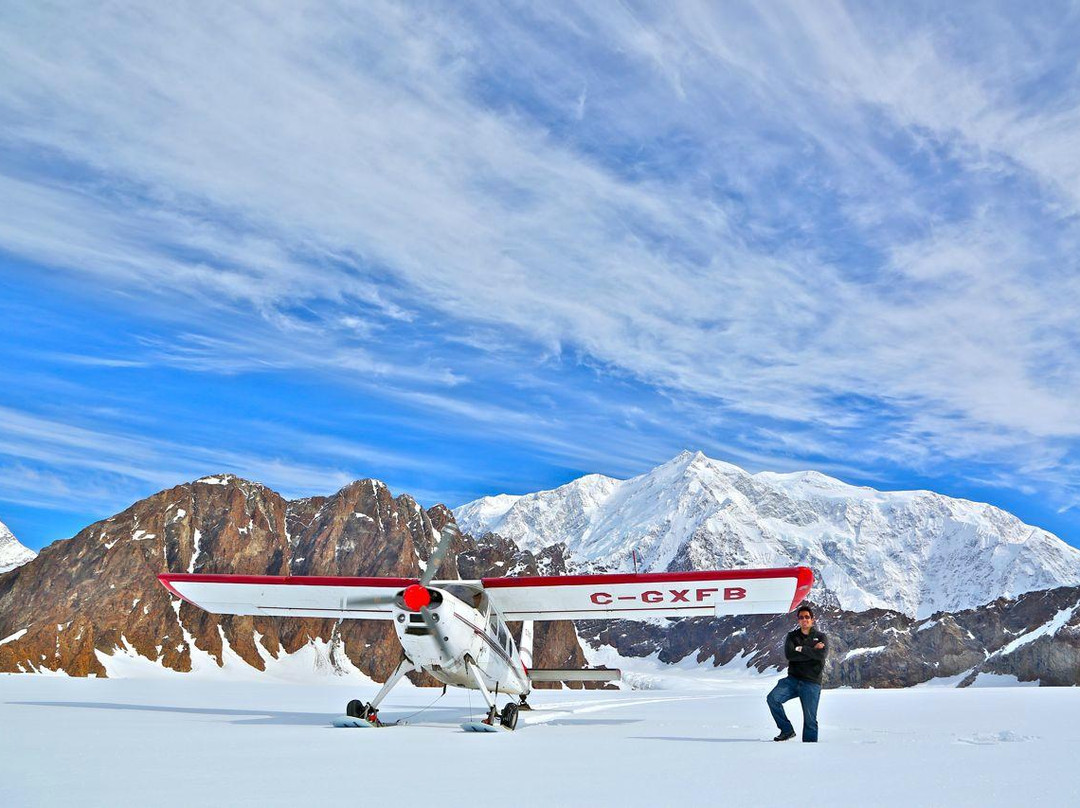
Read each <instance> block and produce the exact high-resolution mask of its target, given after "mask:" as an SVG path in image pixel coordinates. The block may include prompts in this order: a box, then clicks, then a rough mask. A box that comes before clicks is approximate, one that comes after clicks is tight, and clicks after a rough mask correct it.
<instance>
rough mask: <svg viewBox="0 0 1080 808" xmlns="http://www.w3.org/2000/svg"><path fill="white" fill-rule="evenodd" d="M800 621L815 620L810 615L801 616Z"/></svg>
mask: <svg viewBox="0 0 1080 808" xmlns="http://www.w3.org/2000/svg"><path fill="white" fill-rule="evenodd" d="M799 619H800V620H813V619H814V618H813V617H811V616H810V615H808V614H806V615H799Z"/></svg>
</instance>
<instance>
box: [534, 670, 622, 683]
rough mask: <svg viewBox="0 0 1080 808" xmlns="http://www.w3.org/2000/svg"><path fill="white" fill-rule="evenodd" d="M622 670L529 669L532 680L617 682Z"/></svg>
mask: <svg viewBox="0 0 1080 808" xmlns="http://www.w3.org/2000/svg"><path fill="white" fill-rule="evenodd" d="M621 678H622V671H620V670H618V669H617V668H588V669H584V670H582V669H574V668H533V669H531V670H530V671H529V680H530V681H532V682H617V681H619V680H620V679H621Z"/></svg>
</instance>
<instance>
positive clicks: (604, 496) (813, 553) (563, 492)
mask: <svg viewBox="0 0 1080 808" xmlns="http://www.w3.org/2000/svg"><path fill="white" fill-rule="evenodd" d="M454 515H455V517H456V519H457V521H458V524H459V525H460V526H461V527H462V529H463V530H465V531H467V532H470V533H472V534H473V535H480V534H482V533H484V532H487V531H491V532H494V533H498V534H500V535H502V536H504V537H506V538H509V539H512V540H513V541H515V542H517V543H518V544H519V545H520V546H522V547H523V548H525V549H529V550H534V551H535V550H537V549H540V548H542V547H545V546H548V545H551V544H554V543H556V542H565V543H566V545H567V546H568V548H569V550H570V552H571V554H572V557H573V560H574V561H575V562H576V563H577V564H578V565H580V566H581V567H582V568H583V569H615V570H629V569H631V568H632V564H633V562H632V560H631V551H633V550H636V551H637V553H638V557H639V561H641V562H643V564H642V566H641V568H642V569H645V570H664V569H707V568H717V567H739V566H755V567H759V566H786V565H790V564H805V565H807V566H810V567H812V568H814V570H815V572H816V573H817V575H818V579H819V581H820V583H821V585H822V586H823V588H824V591H822V590H821V589H819V590H818V591H817V592H816V597H817V598H818V599H819V600H820V599H821V598H823V597H824V598H826V599H831V598H832V597H835V598H836V600H837V601H838V603H839V605H840V606H842V607H843V608H846V609H850V610H852V611H861V610H864V609H868V608H874V607H880V608H889V609H895V610H898V611H903V612H905V613H907V614H909V615H913V616H918V617H925V616H929V615H930V614H932V613H933V612H935V611H939V610H947V611H957V610H960V609H967V608H974V607H976V606H979V605H981V604H984V603H987V602H989V601H992V600H994V599H996V598H998V597H1001V596H1015V595H1018V594H1021V593H1023V592H1029V591H1032V590H1036V589H1045V588H1050V587H1055V586H1065V585H1075V584H1077V583H1080V550H1077V549H1076V548H1073V547H1070V546H1069V545H1067V544H1065V543H1064V542H1063V541H1061V540H1060V539H1059V538H1057V537H1056V536H1054V535H1052V534H1050V533H1048V532H1046V531H1045V530H1041V529H1039V528H1035V527H1032V526H1030V525H1026V524H1024V523H1023V522H1021V521H1020V520H1019V519H1017V518H1016V517H1015V516H1012V515H1011V514H1009V513H1006V512H1005V511H1002V510H1000V509H998V508H994V507H992V506H990V505H986V504H981V503H976V502H969V501H967V500H960V499H952V498H950V497H945V496H942V495H940V494H935V493H933V492H930V491H895V492H884V491H877V490H875V489H872V488H860V487H856V486H851V485H847V484H846V483H843V482H841V481H839V480H836V479H833V478H831V477H827V476H825V475H824V474H819V473H817V472H813V471H809V472H799V473H794V474H775V473H771V472H761V473H759V474H749V473H747V472H746V471H744V470H742V469H740V468H739V467H737V466H733V465H731V464H729V463H723V462H720V461H717V460H712V459H710V458H708V457H705V455H703V454H701V453H700V452H698V453H694V454H692V453H690V452H683V453H682V454H680V455H679V456H678V457H676V458H674V459H673V460H671V461H669V462H667V463H665V464H663V465H662V466H659V467H657V468H655V469H653V470H652V471H650V472H648V473H647V474H643V475H641V476H639V477H634V478H632V479H630V480H625V481H620V480H615V479H612V478H610V477H603V476H600V475H589V476H587V477H582V478H580V479H578V480H574V481H573V482H570V483H568V484H566V485H564V486H562V487H560V488H557V489H555V490H553V491H541V492H538V493H535V494H528V495H525V496H520V497H512V496H506V495H502V496H498V497H485V498H483V499H480V500H477V501H475V502H471V503H468V504H466V505H463V506H461V507H459V508H457V509H455V511H454Z"/></svg>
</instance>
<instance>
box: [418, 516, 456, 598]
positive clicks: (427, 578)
mask: <svg viewBox="0 0 1080 808" xmlns="http://www.w3.org/2000/svg"><path fill="white" fill-rule="evenodd" d="M459 535H461V531H460V530H458V529H457V526H456V525H454V524H453V523H452V522H451V523H450V524H448V525H447V526H446V527H444V528H443V529H442V536H441V538H440V539H439V544H438V546H437V547H436V548H435V552H433V553H432V554H431V557H430V558H428V562H427V567H426V568H425V569H424V574H423V575H421V576H420V586H427V585H428V584H430V583H431V581H432V579H433V578H434V577H435V573H436V572H438V571H439V567H440V566H441V565H442V562H443V559H444V558H446V554H447V553H448V552H449V551H450V543H451V542H452V541H453V540H454V536H459Z"/></svg>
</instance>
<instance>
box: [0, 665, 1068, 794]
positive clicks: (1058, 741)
mask: <svg viewBox="0 0 1080 808" xmlns="http://www.w3.org/2000/svg"><path fill="white" fill-rule="evenodd" d="M688 679H690V677H689V676H687V677H685V678H684V679H683V681H681V682H680V684H681V685H682V686H681V687H680V689H678V690H670V691H668V690H649V691H634V690H622V691H570V690H562V691H536V692H535V693H534V694H533V697H532V699H531V701H532V704H533V706H534V707H535V708H537V709H535V710H534V711H533V712H531V713H522V714H521V718H520V721H519V729H518V730H517V731H516V732H514V733H500V734H496V735H475V734H471V733H465V732H463V731H461V729H460V728H459V726H458V724H459V723H460V722H461V721H463V720H467V719H469V718H479V717H480V716H481V715H482V713H483V709H482V708H483V703H482V699H481V697H480V695H479V694H478V693H471V692H467V691H462V690H454V689H451V690H450V691H449V692H448V693H447V694H446V696H444V697H441V698H439V693H440V691H439V690H434V689H427V688H414V687H412V686H411V685H408V684H405V685H402V686H400V687H399V688H398V689H396V690H395V691H394V692H393V693H392V694H391V696H390V697H389V699H388V700H387V701H386V703H385V704H384V705H383V710H382V715H383V718H384V719H385V720H395V719H399V718H406V717H407V716H410V715H411V714H413V713H415V712H416V711H418V710H422V709H423V708H424V707H425V706H426V705H429V704H431V703H432V702H433V701H434V704H433V705H432V706H431V707H429V708H428V709H427V710H425V711H423V712H420V713H419V714H418V715H412V717H411V718H408V722H409V723H408V725H407V726H398V727H390V728H386V729H382V730H366V729H334V728H332V727H330V726H329V721H330V719H331V718H332V717H333V716H335V715H338V714H340V713H342V712H343V708H344V705H345V703H346V702H347V701H348V699H350V698H360V699H363V700H368V699H370V698H371V696H372V695H374V693H375V690H376V688H377V686H376V685H374V684H372V683H370V682H364V681H359V680H357V681H356V682H355V683H353V684H346V683H345V682H343V681H342V679H341V678H339V677H326V681H324V682H320V683H317V684H312V683H310V682H308V683H282V682H276V683H268V682H265V681H239V680H230V679H217V680H208V679H199V678H192V677H190V676H183V675H162V676H158V677H154V678H149V679H111V680H95V679H69V678H66V677H51V676H50V677H46V676H20V675H3V676H0V727H3V732H2V733H0V805H4V806H53V805H61V804H65V805H67V804H78V805H85V806H105V805H109V806H113V805H122V804H138V805H146V806H157V805H162V806H165V805H177V804H181V803H184V804H198V805H212V806H216V805H222V806H225V805H296V804H305V805H313V804H320V803H328V804H340V803H341V802H342V800H343V799H347V800H348V801H349V802H353V799H354V798H356V799H361V798H362V803H363V804H378V803H379V802H390V803H393V804H397V803H400V802H401V801H402V800H405V801H409V802H412V801H415V800H417V799H424V800H426V799H431V800H432V804H437V805H440V806H466V805H471V806H476V805H481V806H482V805H492V806H494V805H505V804H507V801H508V800H509V801H510V802H511V803H512V804H514V805H518V806H520V805H525V806H533V805H536V806H540V805H545V806H547V805H552V804H556V805H564V806H574V805H594V806H603V805H620V806H623V805H626V806H639V805H640V806H669V805H687V806H690V805H755V806H785V808H787V807H788V806H790V805H792V804H793V803H794V804H799V803H805V804H825V805H831V806H867V805H877V806H894V805H895V806H905V808H910V807H911V806H992V805H1008V804H1032V803H1035V804H1039V803H1041V804H1043V805H1048V806H1050V805H1053V806H1067V805H1078V804H1080V782H1078V780H1077V778H1075V776H1073V775H1072V774H1071V771H1072V766H1073V761H1074V757H1075V750H1076V749H1077V748H1080V747H1078V741H1080V720H1078V719H1080V700H1078V698H1077V692H1076V691H1075V690H1074V689H1066V688H1015V687H980V688H969V689H965V690H957V689H954V688H945V687H922V688H915V689H909V690H888V691H881V690H878V691H875V690H839V691H835V690H834V691H826V692H825V693H823V694H822V699H821V709H820V713H819V718H820V721H821V743H819V744H817V745H810V744H802V743H800V742H799V741H797V740H796V741H789V742H787V743H784V744H776V743H772V742H771V740H770V739H771V738H772V736H773V735H774V734H775V733H776V730H775V728H774V727H773V725H772V723H771V720H770V718H769V715H768V711H767V708H766V706H765V695H766V693H767V692H768V690H769V688H771V686H772V685H773V683H774V682H775V681H776V677H775V676H772V677H759V678H746V677H743V678H733V679H732V680H731V681H730V682H728V683H727V684H726V685H725V686H724V687H717V686H716V685H717V683H716V682H715V681H712V682H709V683H708V686H707V689H701V690H698V691H694V690H692V689H689V686H690V684H691V683H690V682H689V681H687V680H688ZM502 701H504V699H500V704H501V703H502ZM787 706H788V713H789V715H791V717H792V719H793V722H794V723H795V726H796V728H797V729H798V728H799V727H800V724H801V720H800V716H799V709H798V702H797V701H795V702H791V703H789V704H788V705H787ZM808 789H809V791H808Z"/></svg>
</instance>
